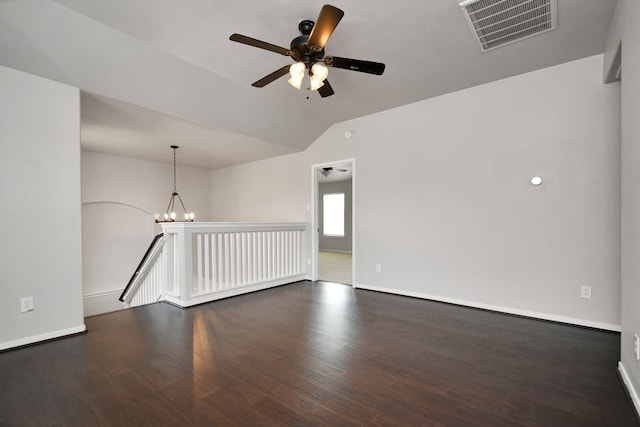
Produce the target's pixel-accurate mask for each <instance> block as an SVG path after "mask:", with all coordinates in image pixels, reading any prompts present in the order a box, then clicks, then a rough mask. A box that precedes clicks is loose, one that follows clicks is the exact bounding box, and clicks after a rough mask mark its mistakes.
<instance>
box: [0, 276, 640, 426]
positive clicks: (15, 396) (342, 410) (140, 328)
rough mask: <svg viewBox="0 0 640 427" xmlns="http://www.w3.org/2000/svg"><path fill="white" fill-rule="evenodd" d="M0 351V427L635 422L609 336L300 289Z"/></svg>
mask: <svg viewBox="0 0 640 427" xmlns="http://www.w3.org/2000/svg"><path fill="white" fill-rule="evenodd" d="M86 324H87V327H88V333H87V334H84V335H79V336H73V337H69V338H65V339H60V340H55V341H51V342H47V343H42V344H39V345H34V346H30V347H24V348H20V349H15V350H11V351H6V352H3V353H0V426H31V425H34V426H40V425H59V426H146V425H148V426H165V425H166V426H277V425H289V426H290V425H294V426H315V425H323V426H429V427H444V426H446V427H452V426H453V427H456V426H461V427H474V426H477V427H484V426H491V427H496V426H505V427H506V426H508V427H516V426H523V427H538V426H544V427H547V426H553V427H564V426H566V427H573V426H579V427H590V426H594V427H595V426H599V427H600V426H612V427H614V426H615V427H627V426H628V427H634V426H635V427H637V425H638V424H637V420H636V417H635V412H634V410H633V408H632V406H631V404H630V402H629V401H628V400H627V398H626V396H625V393H624V389H623V387H622V385H621V383H620V380H619V378H618V376H617V372H616V366H617V363H618V360H619V356H620V355H619V347H620V336H619V334H616V333H612V332H606V331H600V330H594V329H588V328H580V327H574V326H570V325H565V324H558V323H552V322H545V321H538V320H534V319H528V318H523V317H517V316H510V315H504V314H499V313H494V312H489V311H483V310H475V309H470V308H465V307H460V306H455V305H449V304H443V303H437V302H431V301H425V300H420V299H415V298H406V297H401V296H397V295H388V294H382V293H377V292H370V291H364V290H357V289H353V288H351V287H350V286H344V285H339V284H334V283H324V282H299V283H295V284H291V285H286V286H281V287H278V288H273V289H269V290H265V291H261V292H255V293H252V294H248V295H243V296H238V297H234V298H228V299H224V300H219V301H216V302H213V303H209V304H204V305H200V306H196V307H191V308H189V309H180V308H177V307H174V306H171V305H169V304H164V303H159V304H151V305H148V306H142V307H137V308H134V309H130V310H124V311H120V312H116V313H111V314H106V315H102V316H96V317H92V318H87V319H86Z"/></svg>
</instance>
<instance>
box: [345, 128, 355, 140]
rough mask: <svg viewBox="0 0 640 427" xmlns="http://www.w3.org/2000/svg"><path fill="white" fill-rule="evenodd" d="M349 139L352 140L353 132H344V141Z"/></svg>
mask: <svg viewBox="0 0 640 427" xmlns="http://www.w3.org/2000/svg"><path fill="white" fill-rule="evenodd" d="M351 138H353V131H352V130H348V131H345V133H344V139H351Z"/></svg>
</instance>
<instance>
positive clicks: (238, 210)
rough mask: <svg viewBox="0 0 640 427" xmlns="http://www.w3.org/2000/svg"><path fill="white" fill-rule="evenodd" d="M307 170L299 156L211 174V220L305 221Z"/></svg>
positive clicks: (269, 160) (278, 158)
mask: <svg viewBox="0 0 640 427" xmlns="http://www.w3.org/2000/svg"><path fill="white" fill-rule="evenodd" d="M310 171H311V169H310V168H307V167H306V166H305V164H304V162H303V154H302V153H294V154H289V155H286V156H281V157H275V158H271V159H266V160H262V161H258V162H252V163H245V164H242V165H239V166H235V167H230V168H224V169H217V170H214V171H212V172H211V187H212V200H211V202H212V205H211V216H212V220H213V221H245V222H253V221H256V222H278V221H285V222H306V221H308V215H309V211H308V210H307V207H310V206H307V204H309V200H308V199H309V198H308V194H309V192H310V189H311V187H310V185H311V184H310V181H309V177H308V174H309V173H310Z"/></svg>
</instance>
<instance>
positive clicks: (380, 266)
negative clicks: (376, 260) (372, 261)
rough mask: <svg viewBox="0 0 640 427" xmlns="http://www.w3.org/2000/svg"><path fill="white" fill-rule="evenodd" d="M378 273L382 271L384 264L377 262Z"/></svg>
mask: <svg viewBox="0 0 640 427" xmlns="http://www.w3.org/2000/svg"><path fill="white" fill-rule="evenodd" d="M376 273H382V264H376Z"/></svg>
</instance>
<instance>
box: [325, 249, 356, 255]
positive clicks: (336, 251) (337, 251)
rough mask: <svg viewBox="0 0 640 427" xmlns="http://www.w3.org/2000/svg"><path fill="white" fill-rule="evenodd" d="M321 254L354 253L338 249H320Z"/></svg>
mask: <svg viewBox="0 0 640 427" xmlns="http://www.w3.org/2000/svg"><path fill="white" fill-rule="evenodd" d="M318 251H319V252H335V253H337V254H350V253H352V252H351V251H341V250H338V249H319V250H318Z"/></svg>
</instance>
